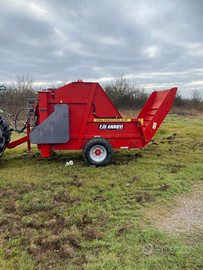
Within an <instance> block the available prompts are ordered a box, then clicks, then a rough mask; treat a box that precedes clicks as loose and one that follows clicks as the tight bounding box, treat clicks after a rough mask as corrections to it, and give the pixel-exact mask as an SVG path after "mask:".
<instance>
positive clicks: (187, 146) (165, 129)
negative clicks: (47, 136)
mask: <svg viewBox="0 0 203 270" xmlns="http://www.w3.org/2000/svg"><path fill="white" fill-rule="evenodd" d="M202 134H203V116H202V115H199V116H187V117H186V116H178V115H175V114H174V115H168V116H167V117H166V119H165V121H164V122H163V124H162V125H161V127H160V128H159V130H158V132H157V133H156V135H155V137H154V138H153V141H151V142H150V143H149V144H148V145H147V146H146V147H145V148H144V149H142V150H139V149H135V150H115V151H114V156H113V159H112V162H111V163H110V165H108V166H107V167H100V168H93V167H89V166H88V165H87V164H86V163H85V162H84V160H83V158H82V154H81V152H80V151H56V152H54V153H53V155H52V157H50V158H41V157H40V153H39V152H38V150H37V148H36V147H33V152H32V153H25V152H24V150H25V149H26V145H22V146H19V147H17V148H16V149H13V150H7V151H5V153H4V155H3V157H2V158H1V160H0V180H1V184H0V187H1V189H0V199H1V210H0V211H1V214H0V256H1V259H0V269H23V270H25V269H29V270H31V269H76V270H81V269H88V270H91V269H92V270H97V269H98V270H99V269H126V270H127V269H133V270H134V269H139V270H144V269H182V270H185V269H202V265H203V234H202V232H201V231H200V230H198V228H197V230H195V231H194V232H190V234H188V235H187V234H184V235H180V236H179V237H175V236H173V235H170V234H167V233H165V232H163V231H159V230H157V229H156V228H155V227H154V226H153V224H152V222H151V220H150V218H149V217H146V215H145V212H146V210H147V211H148V212H149V211H150V208H153V211H154V209H156V207H157V211H159V210H158V209H160V208H161V207H162V206H165V205H166V204H167V205H168V207H169V208H170V205H172V204H173V200H174V197H176V198H177V196H181V194H188V195H189V194H191V193H192V191H193V187H194V185H195V186H196V187H197V186H202V185H201V183H202V180H203V175H202V172H203V156H202V153H203V135H202ZM18 136H19V135H16V134H14V136H13V139H16V138H17V137H18ZM69 160H74V165H73V166H68V167H65V163H66V162H67V161H69ZM153 213H154V212H153ZM155 215H156V212H155ZM191 235H192V238H191ZM191 239H192V241H191ZM152 248H153V252H152Z"/></svg>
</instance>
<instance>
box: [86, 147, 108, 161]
mask: <svg viewBox="0 0 203 270" xmlns="http://www.w3.org/2000/svg"><path fill="white" fill-rule="evenodd" d="M106 156H107V151H106V148H105V147H104V146H102V145H95V146H93V147H92V148H91V150H90V158H91V159H92V160H93V161H96V162H100V161H103V160H104V159H105V158H106Z"/></svg>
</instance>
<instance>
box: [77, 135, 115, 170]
mask: <svg viewBox="0 0 203 270" xmlns="http://www.w3.org/2000/svg"><path fill="white" fill-rule="evenodd" d="M96 151H99V152H100V153H101V154H95V152H96ZM82 154H83V157H84V160H85V161H86V162H87V163H88V164H89V165H95V166H96V167H99V166H106V165H107V164H109V162H110V161H111V158H112V156H113V148H112V146H111V144H110V142H109V141H107V140H106V139H104V138H101V137H98V138H92V139H90V140H89V141H87V142H86V144H85V145H84V147H83V151H82Z"/></svg>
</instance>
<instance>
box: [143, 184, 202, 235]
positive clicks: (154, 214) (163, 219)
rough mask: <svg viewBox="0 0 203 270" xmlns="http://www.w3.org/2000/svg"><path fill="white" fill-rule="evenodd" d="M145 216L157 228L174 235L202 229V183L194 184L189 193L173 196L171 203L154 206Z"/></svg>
mask: <svg viewBox="0 0 203 270" xmlns="http://www.w3.org/2000/svg"><path fill="white" fill-rule="evenodd" d="M145 212H146V210H145ZM146 217H147V218H148V219H150V220H151V221H152V225H153V226H155V227H156V228H157V229H158V230H160V231H163V232H166V233H169V234H175V235H176V236H177V235H180V234H181V233H185V234H187V235H188V234H190V233H193V232H195V231H196V230H203V185H201V186H200V185H199V186H196V187H195V188H194V192H193V193H192V194H190V195H187V196H186V195H184V196H177V197H175V200H174V202H173V205H171V203H170V204H169V205H168V206H167V205H164V206H159V207H158V206H157V205H156V206H154V208H153V209H150V210H147V212H146Z"/></svg>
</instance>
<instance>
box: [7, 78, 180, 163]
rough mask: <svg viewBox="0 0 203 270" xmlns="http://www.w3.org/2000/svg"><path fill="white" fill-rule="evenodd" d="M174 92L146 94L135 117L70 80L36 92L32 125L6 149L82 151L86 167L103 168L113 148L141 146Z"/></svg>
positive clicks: (94, 88)
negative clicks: (125, 114)
mask: <svg viewBox="0 0 203 270" xmlns="http://www.w3.org/2000/svg"><path fill="white" fill-rule="evenodd" d="M176 91H177V88H172V89H169V90H164V91H155V92H153V93H152V94H151V96H150V97H149V99H148V100H147V102H146V104H145V105H144V107H143V109H142V110H141V112H140V114H139V115H138V117H137V118H130V117H122V116H121V114H120V113H119V112H118V110H117V109H116V108H115V106H114V105H113V103H112V102H111V100H110V99H109V98H108V96H107V95H106V93H105V92H104V90H103V89H102V88H101V86H100V85H99V84H98V83H89V82H82V81H78V82H73V83H70V84H67V85H65V86H62V87H60V88H57V89H54V90H53V89H50V90H43V91H39V92H38V102H37V105H36V106H34V107H33V111H34V117H35V118H36V126H35V127H34V128H33V129H32V130H30V127H29V123H28V125H27V135H26V136H25V137H23V138H21V139H19V140H17V141H14V142H11V143H9V144H8V145H7V146H6V147H7V148H13V147H15V146H17V145H19V144H21V143H24V142H26V141H27V142H28V148H30V143H32V144H37V146H38V149H39V150H40V151H41V156H42V157H49V156H50V153H51V151H52V150H80V149H82V151H83V157H84V159H85V161H86V162H87V163H88V164H90V165H95V166H105V165H107V164H108V163H109V162H110V160H111V157H112V153H113V149H130V148H143V147H144V146H145V145H146V144H148V143H149V142H150V140H151V139H152V137H153V136H154V134H155V132H156V131H157V129H158V128H159V126H160V125H161V123H162V121H163V120H164V118H165V117H166V115H167V114H168V112H169V110H170V109H171V106H172V104H173V101H174V98H175V95H176Z"/></svg>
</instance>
